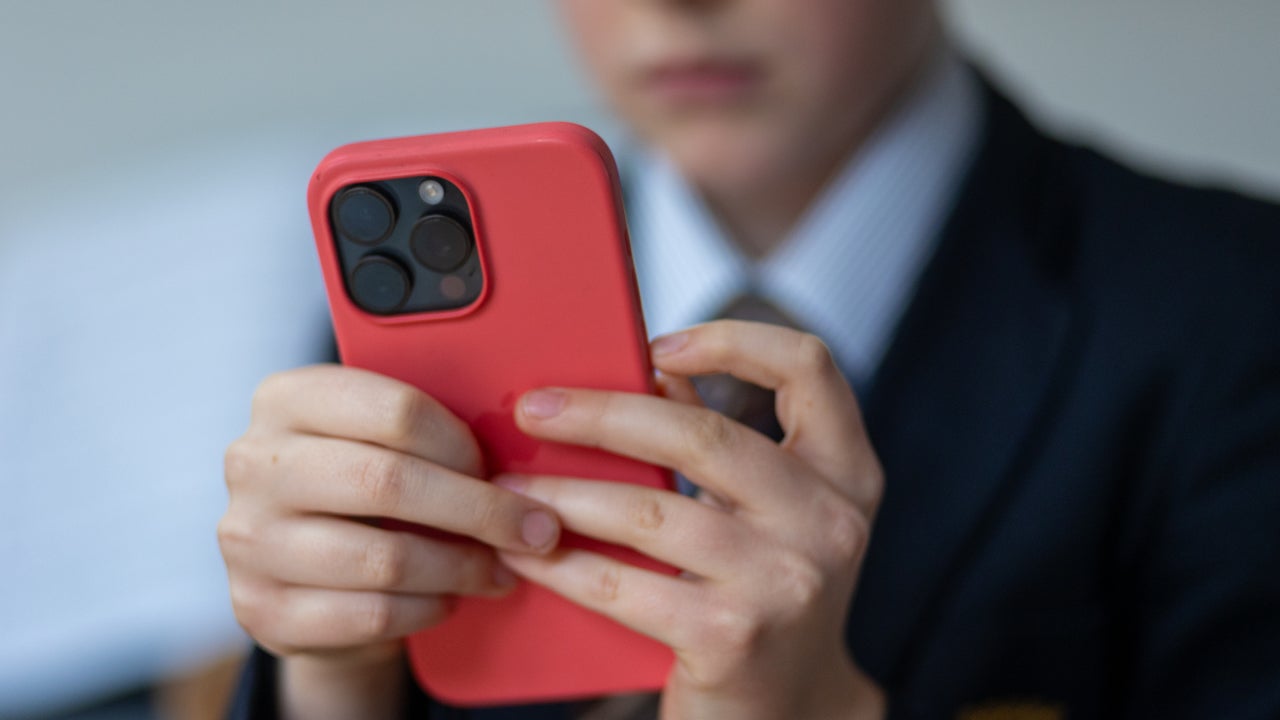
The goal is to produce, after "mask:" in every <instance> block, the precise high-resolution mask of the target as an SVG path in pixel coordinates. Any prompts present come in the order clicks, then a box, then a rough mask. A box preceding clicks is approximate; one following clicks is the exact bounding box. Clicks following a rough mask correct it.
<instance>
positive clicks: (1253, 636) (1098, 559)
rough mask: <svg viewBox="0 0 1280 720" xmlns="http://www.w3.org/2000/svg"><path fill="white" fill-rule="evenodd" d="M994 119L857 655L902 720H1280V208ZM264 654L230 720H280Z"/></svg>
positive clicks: (935, 302) (924, 320) (892, 481)
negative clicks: (1145, 171)
mask: <svg viewBox="0 0 1280 720" xmlns="http://www.w3.org/2000/svg"><path fill="white" fill-rule="evenodd" d="M986 105H987V111H988V112H987V124H986V129H985V136H984V139H983V141H982V147H981V150H980V151H979V153H978V156H977V158H976V160H975V162H974V164H973V166H972V168H971V170H970V172H969V177H968V180H967V183H966V185H965V188H964V190H963V192H962V194H961V197H960V198H959V199H958V201H957V204H956V206H955V209H954V211H953V214H952V217H951V219H950V221H949V223H948V225H947V226H946V229H945V231H944V233H943V237H942V240H941V244H940V246H939V249H938V251H937V253H936V255H935V257H934V259H933V260H932V261H931V264H930V266H929V267H928V269H927V270H926V272H925V274H924V276H923V277H922V279H921V281H920V284H919V287H918V288H917V292H916V295H915V297H914V300H913V302H912V304H911V306H910V308H909V310H908V311H907V314H906V315H905V317H904V319H903V321H902V323H901V325H900V327H899V328H898V330H897V334H896V337H895V339H894V341H893V343H892V345H891V348H890V350H889V352H888V354H887V355H886V357H885V360H884V362H883V364H882V366H881V369H880V370H879V372H878V374H877V376H876V378H875V381H874V383H873V384H872V386H871V389H870V391H869V393H867V394H866V396H865V397H864V398H863V405H864V411H865V415H866V419H867V425H868V428H869V431H870V434H871V439H872V441H873V444H874V445H875V447H876V449H877V450H878V452H879V454H880V457H881V459H882V461H883V463H884V467H885V470H886V477H887V488H886V494H885V499H884V504H883V507H882V509H881V511H880V515H879V518H878V520H877V523H876V526H875V529H874V532H873V536H872V542H871V546H870V550H869V554H868V557H867V559H866V564H865V568H864V570H863V573H862V577H861V580H860V582H859V588H858V594H857V597H856V599H855V601H854V603H853V607H852V609H851V612H850V618H849V623H848V631H847V635H848V641H849V646H850V647H851V649H852V652H853V653H854V655H855V657H856V658H857V659H858V661H859V662H860V663H861V665H862V666H863V667H864V668H866V669H867V671H868V672H869V673H870V674H871V675H872V676H873V677H875V678H876V679H877V680H878V681H879V682H880V683H881V684H882V686H883V687H884V688H885V689H886V690H887V692H888V694H889V697H890V703H891V712H892V715H893V716H895V717H904V718H949V717H970V718H977V717H983V716H984V714H985V716H987V717H996V716H998V717H1009V718H1013V717H1027V718H1060V717H1074V718H1090V717H1159V718H1235V719H1244V718H1259V719H1261V718H1268V719H1274V718H1280V208H1278V207H1276V206H1274V205H1269V204H1265V203H1262V202H1258V201H1255V200H1250V199H1246V198H1244V197H1241V196H1239V195H1235V194H1231V193H1226V192H1219V191H1210V190H1203V189H1191V188H1186V187H1179V186H1176V185H1172V184H1168V183H1165V182H1161V181H1158V180H1154V179H1151V178H1148V177H1144V176H1141V175H1139V174H1136V173H1134V172H1132V171H1130V170H1127V169H1125V168H1123V167H1121V166H1119V165H1117V164H1115V163H1113V162H1111V161H1109V160H1107V159H1105V158H1103V157H1101V156H1099V155H1097V154H1095V153H1093V152H1091V151H1089V150H1087V149H1083V148H1079V147H1074V146H1070V145H1066V144H1063V143H1060V142H1057V141H1055V140H1051V139H1049V138H1047V137H1045V136H1044V135H1042V134H1041V133H1040V132H1038V131H1037V130H1035V129H1034V128H1033V127H1032V126H1031V125H1030V124H1029V123H1028V122H1027V121H1026V119H1025V118H1024V117H1023V116H1022V114H1021V113H1020V112H1019V111H1018V110H1017V109H1016V108H1014V107H1013V105H1011V104H1010V103H1009V102H1008V101H1006V100H1005V99H1004V98H1003V97H1001V96H1000V95H999V94H998V93H996V92H994V91H991V90H988V91H987V95H986ZM267 660H268V659H267V658H266V656H265V655H261V654H260V655H259V656H258V658H257V662H255V663H254V666H253V667H252V668H251V669H250V672H249V673H248V675H247V677H248V680H247V681H246V683H245V684H244V685H243V686H242V693H241V696H240V697H239V699H238V709H237V710H236V711H235V712H234V713H233V716H235V717H242V718H248V717H269V716H270V715H271V714H272V713H271V712H270V706H271V705H272V703H273V701H272V699H271V693H270V689H271V682H270V668H269V667H268V666H269V665H270V663H269V662H268V661H267ZM414 702H415V703H418V708H419V709H420V710H421V711H423V712H426V707H427V705H428V704H430V703H428V702H427V701H426V700H425V698H421V697H420V696H419V697H417V698H415V700H414ZM1001 713H1002V714H1001ZM431 714H432V715H434V716H437V717H473V718H496V717H500V716H501V717H511V718H534V717H555V716H556V712H555V710H554V709H549V708H541V709H538V710H533V709H530V710H527V711H512V712H510V713H504V714H502V715H498V714H495V713H493V712H478V713H471V714H461V713H454V712H451V711H449V710H448V709H445V708H441V707H438V706H434V705H433V704H432V709H431ZM419 716H421V715H419Z"/></svg>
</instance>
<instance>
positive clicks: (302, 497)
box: [270, 436, 560, 552]
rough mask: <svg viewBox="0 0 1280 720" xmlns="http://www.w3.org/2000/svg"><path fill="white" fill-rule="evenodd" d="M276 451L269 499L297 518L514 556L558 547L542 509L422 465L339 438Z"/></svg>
mask: <svg viewBox="0 0 1280 720" xmlns="http://www.w3.org/2000/svg"><path fill="white" fill-rule="evenodd" d="M275 447H276V449H277V455H275V457H278V458H279V462H280V463H281V464H282V465H284V466H285V467H286V468H287V470H286V471H285V472H282V473H281V476H280V477H278V478H276V479H275V482H274V484H273V485H272V486H271V488H270V492H273V493H275V495H276V497H277V500H276V503H277V504H278V505H280V506H284V507H288V508H292V509H294V510H295V511H297V512H304V513H305V512H321V513H328V514H333V515H344V516H357V517H371V518H393V519H396V520H403V521H405V522H410V523H414V524H416V525H422V526H425V527H430V528H436V529H438V530H445V531H447V532H452V533H456V534H459V535H466V536H468V537H472V538H475V539H476V540H479V541H481V542H483V543H485V544H486V545H491V546H494V547H500V548H505V549H508V550H515V551H519V552H546V551H548V550H550V549H551V548H553V547H554V546H555V544H556V542H557V541H558V540H559V536H560V525H559V522H558V521H557V520H556V518H555V514H554V513H552V512H551V511H550V510H548V509H547V508H546V507H544V506H542V505H539V504H538V503H536V502H535V501H533V500H531V499H529V498H525V497H521V496H520V495H518V494H516V493H513V492H511V491H509V490H505V489H503V488H500V487H496V486H494V485H492V484H491V483H488V482H485V481H483V480H477V479H476V478H473V477H468V476H466V475H463V474H461V473H458V472H455V471H453V470H450V469H448V468H445V467H441V466H440V465H436V464H435V463H430V462H427V461H425V460H422V459H421V458H416V457H413V456H410V455H405V454H402V453H398V452H394V451H391V450H387V449H385V448H380V447H375V446H372V445H366V444H364V443H357V442H351V441H347V440H340V439H337V438H314V437H305V436H300V437H295V438H292V439H290V440H288V441H286V442H284V443H282V444H279V445H277V446H275Z"/></svg>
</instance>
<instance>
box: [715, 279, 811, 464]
mask: <svg viewBox="0 0 1280 720" xmlns="http://www.w3.org/2000/svg"><path fill="white" fill-rule="evenodd" d="M717 317H718V318H719V319H722V320H746V321H750V322H758V323H766V324H769V325H781V326H783V327H789V328H798V327H800V324H799V323H797V322H796V321H795V320H793V319H792V318H791V317H789V316H788V315H787V314H786V313H784V312H782V311H781V310H779V309H778V308H776V307H774V306H773V305H771V304H770V303H769V302H767V301H766V300H764V299H763V298H760V297H759V296H757V295H750V294H748V295H740V296H738V297H737V298H735V299H734V300H732V301H731V302H730V303H729V304H728V305H726V306H725V307H724V308H723V309H722V310H721V311H720V312H719V313H718V314H717ZM693 384H694V387H696V388H697V389H698V394H699V395H701V396H702V401H703V402H704V403H705V404H706V406H707V407H708V408H711V409H712V410H715V411H717V412H719V413H721V414H722V415H724V416H725V417H728V418H730V419H732V420H737V421H738V422H740V423H742V424H743V425H746V426H747V427H749V428H752V429H754V430H758V431H759V432H761V433H763V434H764V435H766V436H768V437H769V438H771V439H773V440H775V441H780V440H782V436H783V431H782V426H781V425H779V424H778V415H777V413H776V412H775V411H774V392H773V391H772V390H769V389H766V388H762V387H760V386H759V385H752V384H751V383H749V382H747V381H745V380H739V379H738V378H735V377H733V376H732V375H704V376H702V377H696V378H694V379H693Z"/></svg>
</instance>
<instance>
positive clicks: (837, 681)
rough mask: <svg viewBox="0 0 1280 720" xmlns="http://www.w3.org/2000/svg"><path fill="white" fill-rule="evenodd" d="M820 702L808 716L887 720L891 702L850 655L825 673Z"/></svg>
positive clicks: (826, 718)
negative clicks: (850, 658)
mask: <svg viewBox="0 0 1280 720" xmlns="http://www.w3.org/2000/svg"><path fill="white" fill-rule="evenodd" d="M825 685H826V687H825V688H823V690H824V692H819V693H815V695H814V697H815V699H816V698H823V700H822V703H821V706H819V707H814V708H812V713H811V714H810V715H809V716H808V717H813V718H822V719H823V720H884V718H886V717H888V713H889V703H888V698H887V697H886V695H885V693H884V690H882V689H881V688H880V686H879V685H877V684H876V682H875V680H872V679H871V676H870V675H867V674H866V672H864V671H863V670H862V668H860V667H858V665H857V664H855V663H854V662H853V661H852V660H848V659H847V658H846V659H845V660H844V661H843V662H841V663H838V664H836V665H835V668H834V671H833V672H832V673H829V674H828V675H827V677H826V682H825Z"/></svg>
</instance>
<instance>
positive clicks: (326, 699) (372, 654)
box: [278, 646, 409, 720]
mask: <svg viewBox="0 0 1280 720" xmlns="http://www.w3.org/2000/svg"><path fill="white" fill-rule="evenodd" d="M408 682H409V679H408V674H407V673H406V672H405V667H404V653H403V651H402V650H401V649H400V648H399V647H398V646H396V647H395V648H394V649H391V648H378V649H377V650H376V651H373V650H371V651H369V652H363V653H360V654H358V655H354V656H353V655H348V654H334V655H296V656H293V657H288V658H282V659H281V661H280V675H279V694H278V698H279V717H280V718H282V720H302V719H304V718H305V719H306V720H327V719H328V718H335V719H336V718H353V717H360V718H371V719H375V720H376V719H378V718H386V719H387V720H391V719H393V718H395V719H398V718H400V717H402V716H403V715H404V707H403V704H404V698H405V696H406V685H407V683H408Z"/></svg>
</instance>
